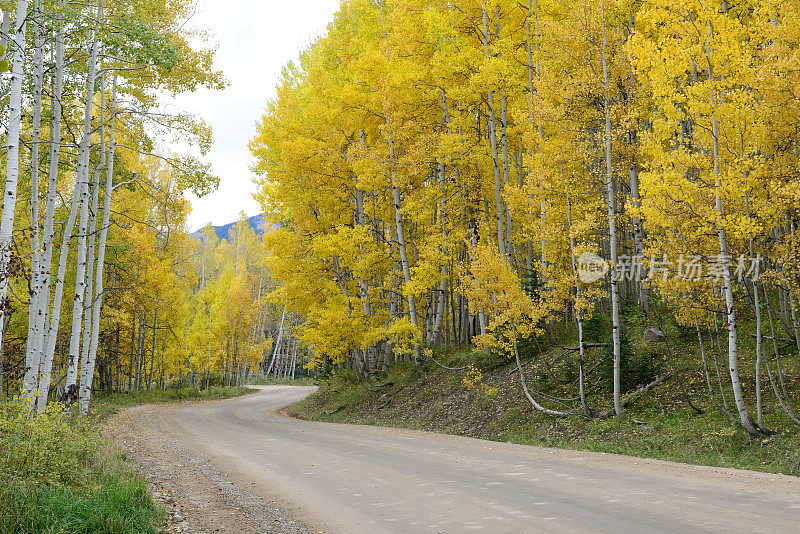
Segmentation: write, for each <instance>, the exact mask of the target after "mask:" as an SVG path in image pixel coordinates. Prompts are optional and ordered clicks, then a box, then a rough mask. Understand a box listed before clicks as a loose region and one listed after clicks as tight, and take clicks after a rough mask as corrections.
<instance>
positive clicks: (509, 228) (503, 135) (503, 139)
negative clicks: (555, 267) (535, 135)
mask: <svg viewBox="0 0 800 534" xmlns="http://www.w3.org/2000/svg"><path fill="white" fill-rule="evenodd" d="M501 94H502V97H501V100H500V120H501V121H502V122H503V123H502V124H501V125H500V145H501V147H502V149H503V185H504V186H508V183H509V180H510V179H511V178H510V170H509V164H508V135H507V131H508V118H507V113H506V107H507V100H508V98H507V97H506V94H505V92H501ZM503 204H504V206H503V211H504V212H505V216H506V242H505V245H506V254H507V255H508V260H509V263H510V264H511V266H512V267H513V266H514V261H513V256H514V245H513V243H514V242H513V239H512V238H513V235H514V221H513V219H512V217H511V210H510V209H509V208H508V204H507V203H506V202H504V203H503Z"/></svg>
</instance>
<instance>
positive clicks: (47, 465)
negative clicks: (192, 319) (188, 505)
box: [0, 386, 253, 534]
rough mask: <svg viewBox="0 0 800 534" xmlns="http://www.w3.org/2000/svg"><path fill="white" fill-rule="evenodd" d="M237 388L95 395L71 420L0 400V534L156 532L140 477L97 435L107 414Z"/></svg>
mask: <svg viewBox="0 0 800 534" xmlns="http://www.w3.org/2000/svg"><path fill="white" fill-rule="evenodd" d="M251 391H253V390H252V389H248V388H243V387H219V386H218V387H212V388H210V389H209V390H208V391H198V390H195V389H189V388H184V389H167V390H166V391H160V390H158V391H152V392H150V393H147V392H138V393H120V394H113V395H101V396H99V398H98V399H97V400H96V401H95V402H93V404H92V407H91V414H90V416H89V417H78V418H75V419H74V420H72V421H70V419H69V418H68V417H65V416H64V413H63V411H62V410H61V407H59V406H57V405H54V406H52V407H51V408H49V409H48V411H47V412H46V413H44V414H41V415H36V416H30V415H29V413H28V410H27V408H26V406H25V405H24V404H23V403H21V402H19V401H14V400H6V401H3V400H0V534H23V533H25V534H28V533H33V532H47V533H53V534H61V533H63V534H73V533H87V534H88V533H98V534H121V533H137V534H139V533H141V534H146V533H156V532H159V528H158V525H161V524H163V523H164V520H165V512H164V509H163V508H162V507H161V505H159V504H158V503H156V502H154V501H153V499H152V498H151V496H150V493H149V491H148V488H147V484H146V483H145V481H144V479H143V478H142V477H141V476H140V475H139V474H138V473H136V472H135V470H134V469H133V468H132V466H131V465H129V464H128V463H127V462H126V461H125V459H124V458H123V457H122V456H121V455H120V453H119V451H118V449H117V448H116V447H115V446H114V445H113V444H111V443H109V442H108V441H106V440H105V439H104V438H103V436H102V435H101V433H100V425H101V423H102V422H103V421H104V420H105V419H106V418H107V417H109V416H111V415H113V414H115V413H117V412H119V411H120V410H123V409H125V408H130V407H132V406H136V405H140V404H148V403H163V402H178V401H184V400H187V401H196V400H217V399H224V398H229V397H235V396H239V395H244V394H246V393H250V392H251Z"/></svg>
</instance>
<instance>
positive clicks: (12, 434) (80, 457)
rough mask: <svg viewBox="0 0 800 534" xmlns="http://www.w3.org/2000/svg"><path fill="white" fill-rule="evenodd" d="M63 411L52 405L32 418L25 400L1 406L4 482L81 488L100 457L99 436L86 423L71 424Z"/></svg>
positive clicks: (0, 477)
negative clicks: (98, 453)
mask: <svg viewBox="0 0 800 534" xmlns="http://www.w3.org/2000/svg"><path fill="white" fill-rule="evenodd" d="M61 408H63V407H62V406H59V405H57V404H54V405H50V406H49V407H48V409H47V411H46V412H45V413H44V414H39V415H34V416H31V415H29V412H28V408H27V406H26V405H25V404H24V403H23V402H21V401H8V402H3V403H1V404H0V462H2V463H0V482H1V483H2V484H3V485H4V486H5V485H8V484H18V483H21V482H26V481H27V482H31V483H34V484H45V485H50V486H73V485H79V484H81V483H82V481H83V480H85V479H86V478H87V476H88V473H87V469H88V466H89V464H90V463H91V460H92V458H93V457H95V456H96V454H97V445H96V444H97V443H98V441H99V436H98V435H97V432H96V431H94V430H92V429H91V428H89V427H88V425H87V423H86V421H85V420H78V421H76V422H75V423H74V424H70V423H69V422H68V421H67V420H66V419H65V418H64V417H63V416H62V414H61V411H60V409H61Z"/></svg>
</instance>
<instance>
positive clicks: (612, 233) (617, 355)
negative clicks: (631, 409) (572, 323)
mask: <svg viewBox="0 0 800 534" xmlns="http://www.w3.org/2000/svg"><path fill="white" fill-rule="evenodd" d="M607 47H608V32H607V30H606V15H605V3H603V86H604V93H605V101H604V106H603V109H604V112H605V126H606V128H605V149H606V158H605V160H606V204H607V205H608V238H609V248H610V249H611V272H610V278H611V321H612V335H613V342H614V412H615V413H616V415H617V417H618V418H619V419H624V417H625V414H624V413H623V412H622V402H621V394H622V392H621V385H620V359H621V348H620V339H619V334H620V332H619V331H620V318H619V287H618V281H617V276H616V273H615V269H616V265H617V226H616V210H615V207H614V203H615V194H614V175H613V170H612V167H611V109H610V105H611V103H610V99H611V96H610V94H609V83H608V63H607V58H606V54H607Z"/></svg>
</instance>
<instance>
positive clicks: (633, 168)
mask: <svg viewBox="0 0 800 534" xmlns="http://www.w3.org/2000/svg"><path fill="white" fill-rule="evenodd" d="M635 29H636V27H635V18H634V12H631V15H630V20H629V30H630V34H631V35H633V33H634V31H635ZM631 64H633V61H631ZM630 84H631V89H630V91H631V92H632V91H634V90H635V88H636V87H637V85H638V82H637V80H636V73H634V72H633V67H631V71H630ZM628 135H629V139H630V143H631V144H632V145H634V144H637V143H638V132H637V128H636V126H635V124H634V126H633V127H632V128H631V129H630V130H629V133H628ZM628 181H629V183H630V188H631V205H632V206H633V208H634V210H638V209H639V207H640V206H641V196H640V195H639V164H638V163H637V161H636V151H635V150H634V151H633V156H632V159H631V162H630V166H629V168H628ZM631 224H632V226H633V250H634V255H636V256H641V255H642V254H643V253H644V228H643V226H642V220H641V219H640V218H639V215H638V214H634V215H633V216H632V217H631ZM635 284H636V288H637V294H638V300H639V309H640V310H641V311H642V312H643V313H644V314H645V315H647V314H648V313H649V310H650V306H649V303H648V302H647V291H646V289H645V287H644V283H643V282H642V281H641V280H636V281H635Z"/></svg>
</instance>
